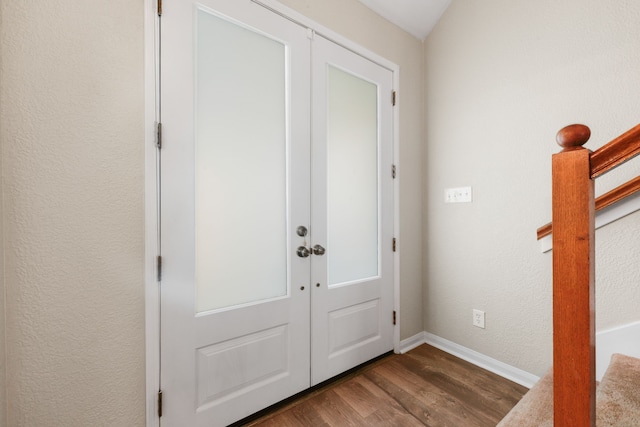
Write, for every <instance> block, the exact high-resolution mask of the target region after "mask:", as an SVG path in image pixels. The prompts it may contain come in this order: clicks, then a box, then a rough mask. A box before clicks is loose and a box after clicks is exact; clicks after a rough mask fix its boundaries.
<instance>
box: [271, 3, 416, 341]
mask: <svg viewBox="0 0 640 427" xmlns="http://www.w3.org/2000/svg"><path fill="white" fill-rule="evenodd" d="M281 3H283V4H285V5H286V6H288V7H290V8H292V9H294V10H296V11H298V12H300V13H302V14H303V15H305V16H307V17H309V18H311V19H312V20H314V21H315V22H318V23H319V24H321V25H324V26H325V27H327V28H330V29H331V30H333V31H335V32H336V33H338V34H340V35H342V36H344V37H346V38H348V39H350V40H352V41H354V42H356V43H358V44H359V45H361V46H363V47H365V48H367V49H369V50H370V51H372V52H375V53H376V54H378V55H380V56H382V57H384V58H386V59H388V60H389V61H391V62H394V63H395V64H397V65H398V66H399V67H400V90H399V97H398V108H400V129H399V133H400V146H399V147H400V168H399V178H400V236H399V242H400V248H401V260H400V316H401V318H400V336H401V339H405V338H409V337H411V336H413V335H415V334H417V333H419V332H421V331H423V325H422V303H421V302H422V270H421V265H420V264H421V262H422V257H421V253H422V241H421V235H422V232H421V230H422V219H421V200H422V194H421V181H422V164H421V157H422V127H421V126H422V125H421V123H422V44H421V42H420V41H418V40H417V39H416V38H414V37H413V36H411V35H409V34H408V33H406V32H404V31H402V30H400V29H399V28H398V27H396V26H395V25H393V24H391V23H389V22H388V21H386V20H384V19H382V18H381V17H380V16H379V15H377V14H376V13H374V12H372V11H371V10H369V9H367V8H366V7H364V6H363V5H362V4H361V3H360V2H358V1H357V0H323V1H317V0H282V1H281Z"/></svg>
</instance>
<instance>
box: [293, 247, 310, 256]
mask: <svg viewBox="0 0 640 427" xmlns="http://www.w3.org/2000/svg"><path fill="white" fill-rule="evenodd" d="M296 253H297V254H298V256H299V257H300V258H307V257H308V256H309V255H311V251H310V250H309V248H306V247H304V246H298V250H297V251H296Z"/></svg>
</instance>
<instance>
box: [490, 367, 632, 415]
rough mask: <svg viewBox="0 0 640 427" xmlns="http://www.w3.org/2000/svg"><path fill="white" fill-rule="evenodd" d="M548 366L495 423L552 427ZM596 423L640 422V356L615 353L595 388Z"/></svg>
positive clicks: (550, 386) (551, 388) (551, 387)
mask: <svg viewBox="0 0 640 427" xmlns="http://www.w3.org/2000/svg"><path fill="white" fill-rule="evenodd" d="M552 371H553V370H549V372H547V374H546V375H544V376H543V377H542V378H541V379H540V381H538V382H537V383H536V385H534V386H533V387H532V388H531V390H529V391H528V392H527V394H525V395H524V397H523V398H522V400H520V402H518V404H517V405H516V406H514V408H513V409H512V410H511V412H509V413H508V414H507V416H506V417H505V418H504V419H503V420H502V421H500V423H499V424H498V425H497V426H496V427H553V372H552ZM596 426H597V427H637V426H640V359H636V358H634V357H629V356H625V355H622V354H614V355H613V356H612V357H611V364H610V365H609V368H608V369H607V371H606V372H605V374H604V376H603V378H602V382H601V383H600V385H599V386H598V388H597V391H596Z"/></svg>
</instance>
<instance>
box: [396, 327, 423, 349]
mask: <svg viewBox="0 0 640 427" xmlns="http://www.w3.org/2000/svg"><path fill="white" fill-rule="evenodd" d="M424 334H425V333H424V332H420V333H417V334H415V335H414V336H412V337H410V338H407V339H406V340H402V341H400V354H404V353H406V352H407V351H410V350H413V349H414V348H416V347H418V346H420V345H422V344H424V343H425V342H426V340H425V336H424Z"/></svg>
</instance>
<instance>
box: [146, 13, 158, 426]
mask: <svg viewBox="0 0 640 427" xmlns="http://www.w3.org/2000/svg"><path fill="white" fill-rule="evenodd" d="M158 40H159V37H158V16H157V13H156V1H155V0H145V2H144V98H145V103H144V109H145V112H144V119H145V123H144V144H145V145H144V210H145V213H144V220H145V221H144V228H145V230H144V236H145V249H144V260H145V261H144V262H145V265H144V291H145V349H146V354H145V373H146V393H145V402H146V405H145V414H146V417H145V418H146V425H147V427H155V426H159V425H160V418H159V417H158V406H157V405H158V400H157V396H158V390H159V389H160V298H159V288H158V281H157V273H156V259H157V258H156V257H157V255H158V249H159V244H158V243H159V242H158V240H159V239H158V236H159V233H158V225H159V223H158V212H159V211H158V182H157V177H158V171H159V168H158V152H157V151H158V150H157V148H156V131H155V129H156V125H155V124H156V122H157V121H158V115H159V109H158V96H157V94H158V82H159V79H158V70H159V67H158V52H157V50H158V46H157V43H158Z"/></svg>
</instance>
